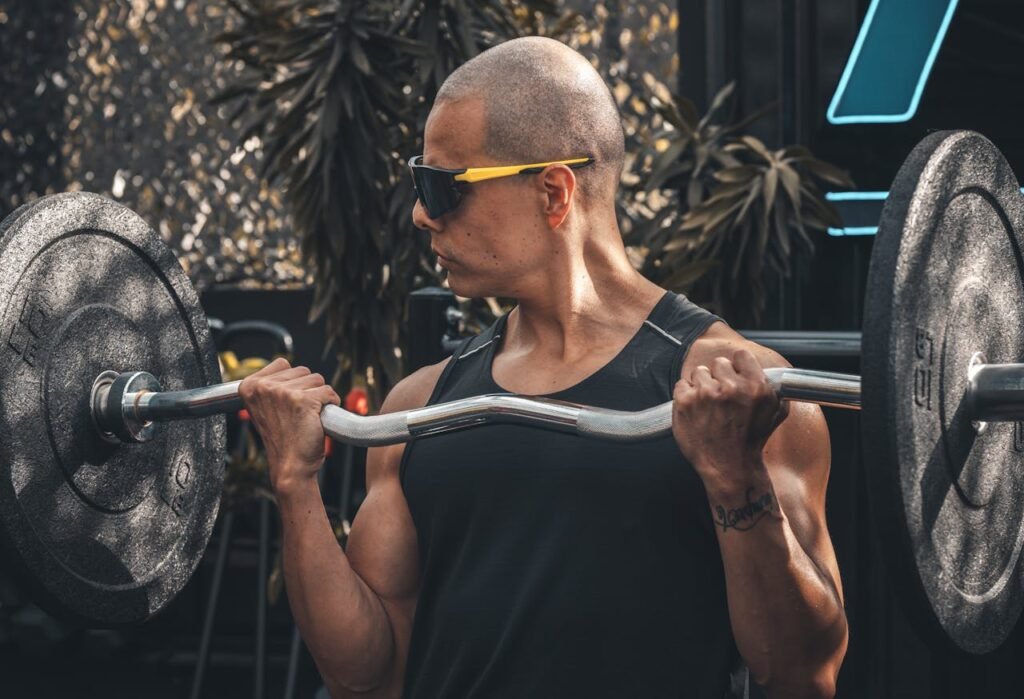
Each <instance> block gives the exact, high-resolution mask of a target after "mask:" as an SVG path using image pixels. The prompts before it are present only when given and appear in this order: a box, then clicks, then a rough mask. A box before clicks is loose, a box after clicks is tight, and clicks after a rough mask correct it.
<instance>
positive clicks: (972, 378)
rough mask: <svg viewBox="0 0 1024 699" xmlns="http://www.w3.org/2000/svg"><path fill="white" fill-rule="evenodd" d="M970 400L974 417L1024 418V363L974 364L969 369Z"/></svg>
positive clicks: (1012, 419) (983, 418)
mask: <svg viewBox="0 0 1024 699" xmlns="http://www.w3.org/2000/svg"><path fill="white" fill-rule="evenodd" d="M966 400H967V401H968V406H969V407H968V410H969V414H970V415H971V417H972V418H973V419H974V420H977V421H982V422H1014V421H1017V420H1024V364H973V365H972V366H971V367H970V368H969V369H968V370H967V396H966Z"/></svg>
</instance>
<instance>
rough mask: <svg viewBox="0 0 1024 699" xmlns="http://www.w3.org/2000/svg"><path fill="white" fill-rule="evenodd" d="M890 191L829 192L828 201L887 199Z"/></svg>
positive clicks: (826, 196)
mask: <svg viewBox="0 0 1024 699" xmlns="http://www.w3.org/2000/svg"><path fill="white" fill-rule="evenodd" d="M888 196H889V193H888V192H827V193H826V194H825V199H827V200H828V201H885V199H886V197H888Z"/></svg>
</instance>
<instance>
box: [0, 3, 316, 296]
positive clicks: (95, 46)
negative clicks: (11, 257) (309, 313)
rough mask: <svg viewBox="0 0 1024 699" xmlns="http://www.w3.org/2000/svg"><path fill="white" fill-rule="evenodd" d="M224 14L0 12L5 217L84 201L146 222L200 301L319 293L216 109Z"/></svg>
mask: <svg viewBox="0 0 1024 699" xmlns="http://www.w3.org/2000/svg"><path fill="white" fill-rule="evenodd" d="M232 21H233V18H232V16H231V15H230V13H228V12H227V11H226V8H225V7H224V6H223V5H222V4H220V3H216V2H213V3H209V2H206V3H198V2H184V1H182V0H132V2H116V3H115V2H107V1H106V0H72V1H71V2H69V1H68V0H38V1H37V2H31V3H28V2H21V1H20V0H0V84H2V85H3V86H4V89H3V90H0V216H6V215H7V214H9V213H10V212H11V211H13V210H14V209H15V208H17V207H18V206H20V205H21V204H24V203H25V202H28V201H31V200H33V199H35V198H37V197H38V196H41V195H43V194H50V193H54V192H60V191H75V190H87V191H93V192H98V193H100V194H103V195H105V196H108V197H110V198H113V199H116V200H119V201H121V202H122V203H124V204H125V205H126V206H128V207H130V208H132V209H133V210H135V211H136V212H138V213H139V214H140V215H141V216H142V218H143V219H145V220H146V221H147V222H148V223H149V224H150V225H151V226H152V227H153V228H154V229H155V230H156V231H158V232H159V233H160V235H161V237H162V238H163V239H164V241H165V242H167V243H168V244H169V245H170V246H172V248H173V249H174V250H175V252H176V253H177V256H178V260H179V262H181V264H182V266H183V267H184V268H185V270H186V271H187V272H188V275H189V278H190V279H191V280H192V282H193V284H195V285H196V286H197V287H199V288H200V289H203V288H204V287H208V286H210V285H213V284H218V283H235V284H246V285H263V286H283V285H305V284H308V283H310V282H311V277H310V276H309V275H308V274H307V272H306V270H305V269H304V265H303V263H302V258H301V251H300V249H299V242H298V240H296V239H295V238H294V236H293V234H292V228H291V226H290V223H289V221H288V216H287V213H286V207H285V206H284V203H283V201H282V198H281V196H280V192H279V191H278V190H277V189H276V188H274V187H270V186H269V185H268V184H267V182H266V181H264V180H261V179H260V178H259V177H258V176H257V173H256V165H257V164H258V163H259V161H260V159H261V157H262V152H261V148H260V144H259V141H258V139H249V140H245V141H240V140H238V138H237V135H238V134H237V132H236V131H235V130H234V129H233V128H232V127H231V125H230V124H229V123H227V122H226V121H225V119H224V118H223V115H222V113H221V110H218V109H215V108H213V107H211V106H210V104H209V103H208V101H209V97H210V96H211V95H213V94H215V93H216V92H217V91H218V90H220V89H222V88H223V85H224V82H223V77H222V75H221V72H222V70H223V69H224V64H223V62H222V61H221V60H220V56H219V55H218V53H217V51H216V50H214V49H213V48H212V47H211V44H210V37H211V36H212V35H213V34H215V33H218V32H221V31H224V29H225V28H227V27H229V26H230V24H231V22H232Z"/></svg>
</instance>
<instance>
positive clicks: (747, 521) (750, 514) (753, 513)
mask: <svg viewBox="0 0 1024 699" xmlns="http://www.w3.org/2000/svg"><path fill="white" fill-rule="evenodd" d="M753 495H754V489H753V488H748V489H747V495H746V499H747V504H746V505H743V506H741V507H737V508H734V509H729V510H727V509H725V508H724V507H722V506H721V505H715V506H714V508H713V509H714V512H715V524H717V525H718V526H720V527H721V528H722V531H723V532H725V531H729V530H730V529H735V530H736V531H739V532H745V531H749V530H750V529H753V528H754V527H755V526H757V523H758V522H760V521H761V520H762V519H763V518H764V516H765V515H767V514H768V513H769V512H771V511H772V510H774V509H775V508H776V504H775V495H774V494H773V493H772V491H771V489H770V488H769V489H768V490H766V491H765V492H764V493H763V494H762V495H761V496H760V497H757V498H754V497H753Z"/></svg>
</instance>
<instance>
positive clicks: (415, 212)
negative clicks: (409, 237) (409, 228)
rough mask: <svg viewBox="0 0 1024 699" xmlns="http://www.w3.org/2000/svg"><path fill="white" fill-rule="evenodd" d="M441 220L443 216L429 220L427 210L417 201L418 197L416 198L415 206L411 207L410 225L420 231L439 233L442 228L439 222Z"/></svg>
mask: <svg viewBox="0 0 1024 699" xmlns="http://www.w3.org/2000/svg"><path fill="white" fill-rule="evenodd" d="M443 218H444V216H441V217H440V218H430V217H429V216H427V210H426V208H425V207H424V206H423V202H421V201H420V200H419V197H417V198H416V204H415V205H414V206H413V207H412V224H413V225H414V226H416V227H417V228H419V229H420V230H424V231H431V232H434V233H440V232H441V228H442V225H441V220H442V219H443Z"/></svg>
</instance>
